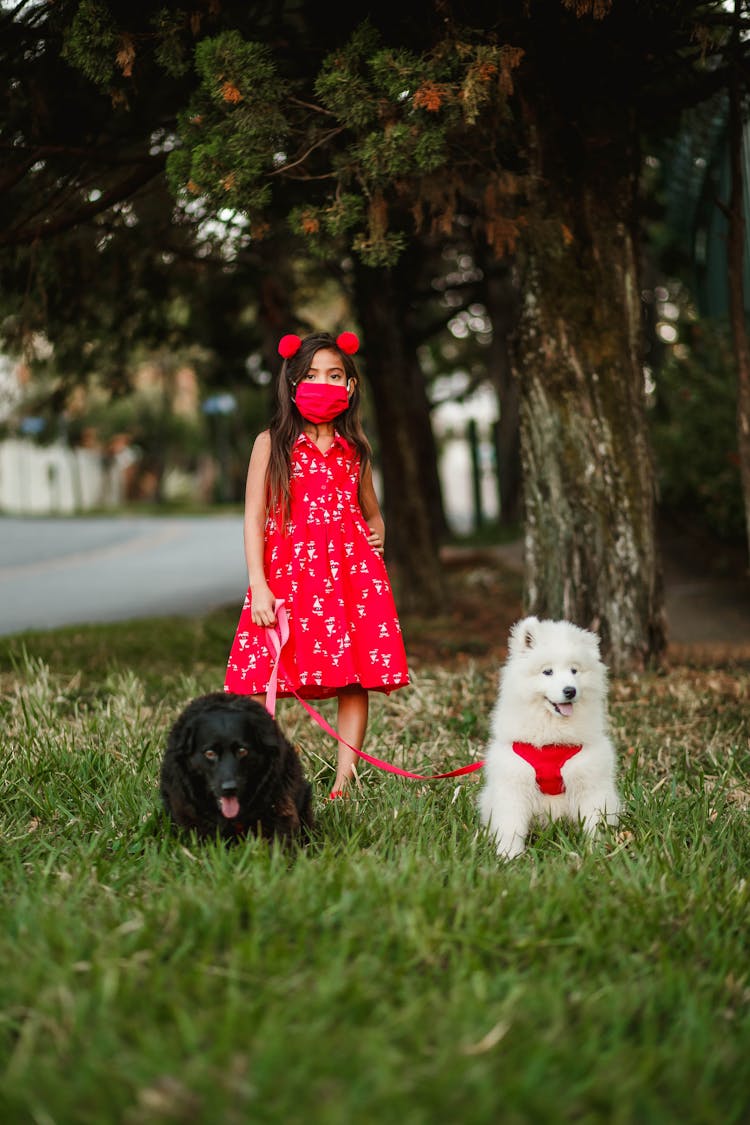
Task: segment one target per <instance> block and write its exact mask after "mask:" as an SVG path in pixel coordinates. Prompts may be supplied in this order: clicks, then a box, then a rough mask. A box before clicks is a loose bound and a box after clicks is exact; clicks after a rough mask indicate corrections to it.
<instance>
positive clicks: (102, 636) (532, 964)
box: [0, 613, 750, 1125]
mask: <svg viewBox="0 0 750 1125" xmlns="http://www.w3.org/2000/svg"><path fill="white" fill-rule="evenodd" d="M234 624H235V621H234V613H231V614H229V615H223V614H214V615H211V616H210V617H208V618H205V619H202V620H195V621H160V622H156V623H155V622H140V623H133V624H128V625H118V626H106V627H89V628H85V629H75V630H71V629H68V630H60V631H58V632H55V633H49V634H28V635H26V636H24V637H23V638H15V639H14V638H10V639H8V638H6V639H5V640H4V641H3V642H2V644H0V686H1V687H2V697H1V700H0V712H1V718H2V722H3V729H4V731H5V738H4V744H5V754H4V756H3V759H2V767H1V769H2V794H3V796H2V802H1V807H0V880H1V890H0V896H1V897H0V902H1V903H2V925H1V926H0V1120H2V1121H3V1122H12V1123H15V1122H30V1123H31V1122H35V1123H42V1125H47V1123H56V1125H61V1123H68V1122H75V1123H86V1125H89V1123H90V1125H107V1123H109V1122H113V1123H114V1122H117V1123H120V1122H124V1123H127V1125H140V1123H149V1125H150V1123H157V1122H158V1123H162V1122H163V1123H168V1122H184V1123H188V1122H190V1123H199V1125H203V1123H205V1125H209V1123H211V1125H215V1123H217V1122H218V1123H222V1125H223V1123H224V1122H226V1123H230V1125H231V1123H234V1122H237V1123H238V1125H239V1123H246V1122H253V1123H257V1122H260V1123H265V1122H269V1123H274V1125H276V1123H280V1125H288V1123H297V1122H299V1123H302V1122H312V1123H318V1122H320V1123H325V1125H344V1123H347V1125H350V1123H354V1122H356V1123H365V1125H369V1123H371V1122H372V1123H373V1125H375V1123H377V1125H380V1123H390V1122H399V1123H405V1125H434V1123H440V1125H442V1123H446V1125H474V1123H482V1125H483V1123H485V1122H486V1123H488V1125H490V1123H493V1125H494V1123H497V1122H509V1123H512V1125H515V1123H519V1125H520V1123H526V1122H543V1123H545V1125H547V1123H556V1122H576V1123H578V1122H583V1123H587V1122H606V1123H608V1125H609V1123H628V1125H630V1123H638V1125H642V1123H650V1122H665V1123H671V1122H680V1123H693V1122H695V1123H707V1122H719V1121H721V1122H722V1123H733V1122H737V1123H740V1122H746V1121H747V1120H748V1119H749V1117H750V1003H749V1001H750V957H749V952H750V949H749V946H750V942H749V941H748V923H749V922H750V909H749V901H748V900H749V897H750V883H749V882H748V860H749V859H750V832H749V831H748V822H747V818H748V805H749V804H750V781H749V780H748V779H749V776H750V751H749V747H748V735H749V733H750V707H749V706H748V702H749V700H750V669H748V668H747V667H742V666H736V667H731V666H727V667H723V668H718V669H704V670H696V669H689V668H676V669H672V670H671V671H669V672H668V673H666V674H663V675H646V676H643V677H641V678H639V679H632V680H622V681H616V682H614V683H613V685H612V700H611V715H612V725H613V734H614V737H615V741H616V744H617V747H618V751H619V754H620V760H621V783H622V789H623V792H624V796H625V802H626V810H627V811H626V813H625V816H624V818H623V822H622V824H621V825H620V827H619V829H618V830H617V831H614V830H612V831H610V832H608V833H606V834H604V835H603V836H602V837H601V839H600V840H598V841H597V842H596V843H595V844H594V845H593V846H592V847H590V848H587V847H585V846H584V844H583V841H582V840H581V838H580V836H579V834H578V833H577V831H576V830H575V829H574V828H566V827H563V826H561V825H559V824H558V825H556V826H554V827H551V828H549V829H547V830H546V831H544V832H541V833H540V834H539V835H538V836H537V837H535V838H534V839H533V840H532V844H531V847H530V848H529V850H528V852H527V853H526V854H525V855H524V856H522V857H520V858H519V859H518V860H515V861H514V862H513V863H511V864H509V865H504V866H503V865H500V864H498V862H497V860H496V858H495V855H494V853H493V850H492V848H491V847H490V845H489V843H488V841H487V840H486V838H485V837H484V835H483V833H482V832H481V831H480V829H479V824H478V819H477V814H476V809H475V797H476V792H477V785H478V781H477V776H480V775H472V777H470V778H466V779H461V780H458V781H455V782H454V781H451V780H445V781H434V782H425V783H422V782H415V781H407V780H402V779H398V778H394V777H392V776H388V775H385V774H382V773H376V772H375V771H374V770H371V769H370V768H369V767H368V768H366V769H365V770H363V771H362V773H361V786H360V788H359V789H358V790H356V792H355V795H354V797H353V799H352V800H350V801H347V802H336V803H333V804H329V803H326V802H325V801H324V796H325V794H326V792H327V791H328V789H329V788H330V783H331V780H332V778H333V768H332V766H333V751H332V745H331V742H330V740H329V739H327V738H326V736H325V735H323V734H322V733H321V732H319V731H318V730H317V728H315V727H314V726H313V725H312V724H311V723H310V720H309V719H308V718H307V717H306V716H305V715H304V714H303V713H302V712H301V708H299V707H298V706H297V705H296V704H294V703H290V702H288V701H283V702H282V703H281V704H280V708H279V719H280V722H281V723H282V725H283V726H284V729H285V730H286V731H287V733H288V734H289V735H290V737H291V738H292V739H293V741H295V742H296V743H297V745H298V746H299V747H300V751H301V753H302V756H303V762H304V765H305V768H306V770H307V772H308V773H309V775H310V777H311V778H312V779H313V781H314V785H315V793H316V813H317V817H318V829H317V833H316V838H315V840H314V842H313V844H312V845H311V846H310V847H309V848H308V849H307V850H305V851H303V852H300V853H295V854H293V855H291V856H288V855H284V854H282V853H281V852H280V851H279V850H278V849H276V848H268V847H266V846H265V845H263V844H261V843H259V842H258V841H255V840H249V841H247V842H246V843H244V844H242V845H240V846H239V847H237V848H234V849H229V850H226V849H224V848H223V847H221V846H218V845H209V846H205V845H202V846H201V845H199V844H197V843H196V842H195V841H194V840H191V839H189V838H188V839H179V838H174V837H173V836H171V835H169V834H168V833H167V832H166V830H165V825H164V822H163V819H162V815H161V812H160V810H159V805H158V791H157V776H158V768H159V761H160V756H161V752H162V748H163V745H164V741H165V736H166V732H167V729H168V727H169V725H170V723H171V722H172V721H173V719H174V718H175V717H176V715H177V713H178V712H179V710H180V709H181V707H182V706H183V705H184V704H185V703H187V702H188V700H189V699H190V698H192V697H193V696H194V695H196V694H199V693H200V692H202V691H208V690H215V689H216V688H217V687H218V686H220V683H221V678H222V672H223V665H224V661H225V659H226V648H227V638H228V637H230V636H231V632H232V629H233V628H234ZM495 681H496V669H495V668H494V667H491V666H489V665H487V664H486V663H484V664H483V663H481V662H477V663H466V664H462V665H461V669H460V674H459V675H457V674H456V673H455V672H453V671H451V670H449V669H446V668H440V667H427V668H423V669H421V670H420V671H419V672H418V674H416V675H415V679H414V684H413V686H412V687H410V688H409V689H407V690H405V691H402V692H398V693H396V694H395V695H393V696H392V697H391V698H390V699H385V698H381V697H375V698H374V699H373V702H372V719H371V726H370V740H369V742H368V748H369V749H370V751H371V752H374V753H377V754H379V755H380V756H383V757H387V758H390V759H392V760H394V761H396V762H397V763H399V764H403V765H406V766H408V768H411V769H414V770H417V771H420V772H433V771H435V770H442V769H444V768H446V767H448V768H450V767H451V766H454V765H459V764H463V763H464V762H466V761H468V760H469V759H470V758H471V757H473V756H481V754H482V750H483V740H484V737H485V735H486V730H487V716H488V710H489V706H490V704H491V702H492V699H493V696H494V690H495ZM322 709H323V710H325V711H326V713H327V715H328V716H329V717H333V710H332V708H331V705H330V704H325V705H324V706H323V708H322Z"/></svg>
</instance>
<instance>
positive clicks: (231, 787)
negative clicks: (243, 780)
mask: <svg viewBox="0 0 750 1125" xmlns="http://www.w3.org/2000/svg"><path fill="white" fill-rule="evenodd" d="M221 791H222V793H236V792H237V782H236V781H224V782H222V785H221Z"/></svg>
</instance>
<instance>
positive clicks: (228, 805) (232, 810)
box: [221, 797, 240, 820]
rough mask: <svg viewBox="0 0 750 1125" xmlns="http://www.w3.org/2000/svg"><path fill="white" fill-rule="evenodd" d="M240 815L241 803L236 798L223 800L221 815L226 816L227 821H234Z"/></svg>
mask: <svg viewBox="0 0 750 1125" xmlns="http://www.w3.org/2000/svg"><path fill="white" fill-rule="evenodd" d="M239 814H240V802H239V801H238V800H237V798H236V797H222V798H221V815H222V816H225V817H226V818H227V820H234V818H235V817H236V816H239Z"/></svg>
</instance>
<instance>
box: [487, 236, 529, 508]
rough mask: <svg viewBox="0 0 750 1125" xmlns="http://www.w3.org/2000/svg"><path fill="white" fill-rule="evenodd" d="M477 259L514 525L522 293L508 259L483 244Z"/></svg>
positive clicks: (502, 468) (501, 475) (502, 475)
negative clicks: (514, 357)
mask: <svg viewBox="0 0 750 1125" xmlns="http://www.w3.org/2000/svg"><path fill="white" fill-rule="evenodd" d="M477 261H478V263H479V264H480V266H481V268H482V272H483V274H484V294H485V302H486V305H487V314H488V316H489V318H490V321H491V323H492V344H491V345H490V350H489V356H488V359H487V369H488V372H489V375H490V378H491V379H492V382H493V384H494V387H495V392H496V394H497V399H498V403H499V407H500V417H499V420H498V424H497V428H496V431H495V450H496V457H497V478H498V489H499V493H500V523H501V524H502V525H503V526H504V527H512V526H514V525H515V524H517V523H518V522H519V520H520V518H521V487H522V482H521V436H520V400H521V394H520V385H519V382H518V379H517V378H516V376H515V373H514V371H513V366H512V363H511V348H510V340H511V338H512V336H513V333H514V332H515V330H516V327H517V323H518V312H519V293H518V291H517V286H516V283H515V281H514V278H513V270H512V267H511V266H510V265H509V264H508V263H507V262H493V261H492V260H491V257H490V253H489V248H488V247H487V246H486V243H485V244H484V245H480V247H479V249H478V252H477Z"/></svg>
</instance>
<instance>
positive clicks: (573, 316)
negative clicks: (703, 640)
mask: <svg viewBox="0 0 750 1125" xmlns="http://www.w3.org/2000/svg"><path fill="white" fill-rule="evenodd" d="M536 109H537V120H536V122H534V123H533V127H532V130H531V134H530V135H531V138H532V151H533V152H534V156H535V164H536V169H537V184H538V185H539V193H540V194H539V200H538V201H537V203H538V204H539V205H540V206H541V205H543V206H544V209H545V212H546V217H545V219H544V221H543V222H541V223H540V224H539V226H538V227H537V230H536V232H535V235H534V237H533V238H532V239H531V246H530V253H529V261H528V274H527V277H526V284H525V287H524V299H523V309H522V314H521V328H520V331H519V357H518V360H519V370H520V374H521V396H522V397H521V442H522V457H523V466H524V507H525V513H524V514H525V532H524V547H525V563H526V573H525V583H526V585H525V594H524V600H525V605H526V608H527V610H528V611H529V612H531V613H535V614H537V615H539V616H544V617H553V618H567V619H569V620H572V621H574V622H576V623H577V624H579V625H581V626H584V627H586V628H590V629H593V630H595V631H596V632H598V633H599V635H600V636H601V640H602V653H603V655H604V657H605V659H606V661H607V663H608V664H609V667H610V669H611V670H612V672H613V673H614V674H618V673H622V672H625V671H626V670H629V669H634V668H641V667H643V666H644V665H646V664H647V663H652V662H655V661H658V660H659V658H660V657H661V655H662V654H663V650H664V648H665V644H666V623H665V615H664V609H663V593H662V582H661V569H660V565H659V560H658V557H657V547H656V540H655V534H654V522H655V485H654V472H653V465H652V456H651V450H650V443H649V438H648V431H647V423H646V413H645V395H644V377H643V367H642V325H641V307H640V286H639V277H638V273H639V270H638V263H637V253H636V245H635V239H634V236H633V228H634V225H635V224H634V216H635V213H636V211H635V190H636V174H635V172H636V169H637V160H636V159H635V157H634V146H633V145H631V144H630V143H629V142H630V133H629V131H628V130H627V129H625V127H624V126H625V123H624V122H623V129H622V131H621V135H620V142H621V143H619V144H618V145H617V151H616V152H615V151H613V147H614V146H612V147H610V146H606V145H602V146H599V145H597V143H596V140H594V141H592V140H591V139H590V138H585V137H584V134H583V131H582V130H581V129H580V128H579V127H578V126H576V127H574V126H572V125H570V124H569V122H567V121H565V120H564V119H562V118H561V117H559V116H557V115H556V114H555V113H554V112H552V111H551V110H550V107H549V106H547V107H545V109H544V111H543V112H542V111H540V107H539V106H538V105H537V107H536ZM612 132H613V135H615V136H616V135H617V132H616V130H615V129H613V130H612ZM623 138H625V139H624V140H623Z"/></svg>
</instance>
